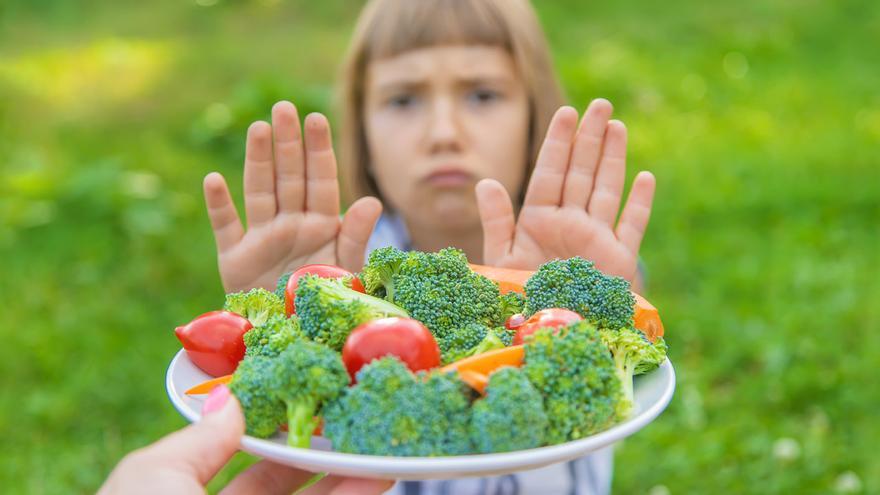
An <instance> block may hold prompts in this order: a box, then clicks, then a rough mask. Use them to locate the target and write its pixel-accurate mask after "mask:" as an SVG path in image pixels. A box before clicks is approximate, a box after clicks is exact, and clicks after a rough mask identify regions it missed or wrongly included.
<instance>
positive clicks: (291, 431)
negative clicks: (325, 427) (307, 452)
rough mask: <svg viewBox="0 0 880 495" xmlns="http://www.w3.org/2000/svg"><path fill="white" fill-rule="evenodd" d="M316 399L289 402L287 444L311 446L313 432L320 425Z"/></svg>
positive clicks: (305, 447) (304, 447)
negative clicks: (317, 416) (316, 411)
mask: <svg viewBox="0 0 880 495" xmlns="http://www.w3.org/2000/svg"><path fill="white" fill-rule="evenodd" d="M317 406H318V404H317V403H316V401H315V400H314V399H308V398H304V399H300V400H297V401H293V402H288V403H287V444H288V445H290V446H291V447H300V448H303V449H307V448H309V445H310V444H311V440H312V432H314V431H315V427H316V426H318V421H317V419H316V418H315V409H317Z"/></svg>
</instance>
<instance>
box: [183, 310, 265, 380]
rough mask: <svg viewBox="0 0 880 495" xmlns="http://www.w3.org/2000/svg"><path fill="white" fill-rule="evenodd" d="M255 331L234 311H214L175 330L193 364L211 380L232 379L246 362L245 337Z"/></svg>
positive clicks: (249, 323)
mask: <svg viewBox="0 0 880 495" xmlns="http://www.w3.org/2000/svg"><path fill="white" fill-rule="evenodd" d="M251 328H253V325H251V322H249V321H248V320H247V318H245V317H243V316H241V315H238V314H236V313H232V312H230V311H211V312H208V313H205V314H203V315H201V316H198V317H196V319H194V320H193V321H191V322H189V323H187V324H186V325H182V326H179V327H177V328H175V329H174V333H175V335H177V338H178V339H179V340H180V343H181V344H183V348H184V349H186V354H187V356H189V358H190V360H191V361H192V362H193V364H195V365H196V366H198V367H199V368H200V369H201V370H202V371H204V372H205V373H207V374H209V375H211V376H223V375H228V374H230V373H232V372H234V371H235V368H237V367H238V362H239V361H241V360H242V359H243V358H244V351H245V348H244V339H243V338H242V336H243V335H244V334H245V333H247V331H248V330H250V329H251Z"/></svg>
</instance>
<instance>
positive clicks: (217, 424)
mask: <svg viewBox="0 0 880 495" xmlns="http://www.w3.org/2000/svg"><path fill="white" fill-rule="evenodd" d="M243 434H244V418H243V416H242V414H241V409H240V408H239V405H238V401H237V400H236V399H235V397H234V396H232V394H231V393H230V392H229V389H228V388H227V387H226V386H225V385H221V386H219V387H217V388H215V389H214V391H212V392H211V395H210V396H209V397H208V400H207V401H205V409H204V411H203V415H202V419H201V420H200V421H199V422H198V423H195V424H193V425H190V426H187V427H186V428H184V429H182V430H179V431H177V432H175V433H172V434H170V435H168V436H166V437H165V438H163V439H161V440H159V441H158V442H156V443H154V444H152V445H149V446H147V447H144V448H142V449H140V450H136V451H134V452H132V453H130V454H128V455H127V456H125V458H123V459H122V461H120V462H119V464H118V465H117V466H116V468H115V469H114V470H113V472H112V473H110V477H109V478H107V481H106V482H105V483H104V486H102V487H101V489H100V490H99V491H98V495H113V494H140V493H144V494H148V493H149V494H153V493H174V494H200V495H201V494H204V493H205V485H206V484H207V483H208V481H210V480H211V478H213V477H214V475H215V474H217V472H218V471H219V470H220V469H221V468H222V467H223V466H224V465H225V464H226V462H227V461H229V458H230V457H232V455H233V454H235V452H236V451H237V450H238V446H239V442H240V441H241V436H242V435H243ZM314 475H315V473H309V472H306V471H300V470H298V469H293V468H289V467H286V466H282V465H279V464H273V463H271V462H269V461H265V460H264V461H260V462H258V463H256V464H254V465H253V466H251V467H250V468H248V469H247V470H246V471H244V472H243V473H241V474H239V475H238V476H237V477H236V478H234V479H233V480H232V481H231V482H229V484H228V485H226V487H225V488H224V489H223V491H222V492H221V494H238V493H242V494H249V493H261V494H275V493H277V494H284V495H289V494H290V493H292V492H293V491H295V490H296V489H297V488H298V487H300V486H302V485H303V484H304V483H306V482H307V481H308V480H310V479H311V478H312V477H313V476H314ZM391 485H392V482H391V481H384V480H362V479H355V478H341V477H337V476H328V477H325V478H324V479H322V480H321V481H319V482H318V483H316V484H314V485H312V486H311V487H309V488H308V489H307V490H305V491H303V492H302V493H303V494H343V493H344V494H365V495H372V494H380V493H383V492H385V491H386V490H388V489H389V488H390V487H391Z"/></svg>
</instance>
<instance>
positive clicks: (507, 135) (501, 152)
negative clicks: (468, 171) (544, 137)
mask: <svg viewBox="0 0 880 495" xmlns="http://www.w3.org/2000/svg"><path fill="white" fill-rule="evenodd" d="M528 128H529V123H528V115H527V113H526V112H525V111H515V110H514V111H511V112H506V113H504V114H500V115H498V116H497V118H496V119H493V122H491V123H483V125H481V126H480V127H479V129H478V130H477V132H478V134H479V138H478V139H475V144H476V147H477V150H478V153H479V154H480V155H481V156H482V158H483V160H482V161H483V162H484V163H485V166H486V169H485V170H484V171H483V174H484V176H485V177H491V178H493V179H496V180H498V181H499V182H501V184H502V185H504V187H505V188H506V189H507V190H508V192H509V193H510V195H511V199H514V201H515V200H516V197H517V196H518V195H519V192H520V190H521V188H522V187H523V183H524V181H525V169H526V163H527V161H528V160H529V157H528V156H527V155H528V137H529V136H528Z"/></svg>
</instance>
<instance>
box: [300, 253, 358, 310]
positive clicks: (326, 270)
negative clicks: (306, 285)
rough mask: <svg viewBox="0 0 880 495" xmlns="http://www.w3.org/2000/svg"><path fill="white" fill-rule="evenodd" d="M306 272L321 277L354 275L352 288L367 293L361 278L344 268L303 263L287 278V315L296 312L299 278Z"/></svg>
mask: <svg viewBox="0 0 880 495" xmlns="http://www.w3.org/2000/svg"><path fill="white" fill-rule="evenodd" d="M306 274H308V275H317V276H319V277H321V278H343V277H354V278H352V280H351V288H352V289H354V290H356V291H358V292H363V293H366V291H365V290H364V285H363V284H362V283H361V280H360V279H359V278H357V277H355V276H354V275H353V274H352V273H351V272H350V271H348V270H346V269H344V268H339V267H338V266H334V265H303V266H301V267H299V268H297V270H296V271H295V272H293V273H291V274H290V278H289V279H287V286H286V287H285V288H284V311H285V312H286V313H287V316H290V315H292V314H296V304H295V302H294V299H295V298H296V287H297V285H299V282H298V280H299V278H300V277H302V276H303V275H306Z"/></svg>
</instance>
